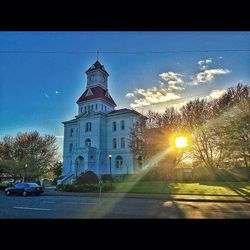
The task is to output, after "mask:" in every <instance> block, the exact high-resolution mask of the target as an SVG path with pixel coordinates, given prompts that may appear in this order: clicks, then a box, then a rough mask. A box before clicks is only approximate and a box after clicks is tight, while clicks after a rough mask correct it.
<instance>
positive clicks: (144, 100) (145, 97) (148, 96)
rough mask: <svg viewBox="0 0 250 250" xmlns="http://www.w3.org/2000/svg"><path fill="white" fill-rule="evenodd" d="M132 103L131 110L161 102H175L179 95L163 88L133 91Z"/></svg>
mask: <svg viewBox="0 0 250 250" xmlns="http://www.w3.org/2000/svg"><path fill="white" fill-rule="evenodd" d="M134 97H135V100H134V103H131V104H130V107H131V108H139V107H143V106H148V105H152V104H158V103H162V102H167V101H171V100H177V99H179V98H180V96H179V95H177V94H175V93H172V92H168V90H167V89H164V88H157V87H152V88H147V89H142V88H140V89H135V91H134Z"/></svg>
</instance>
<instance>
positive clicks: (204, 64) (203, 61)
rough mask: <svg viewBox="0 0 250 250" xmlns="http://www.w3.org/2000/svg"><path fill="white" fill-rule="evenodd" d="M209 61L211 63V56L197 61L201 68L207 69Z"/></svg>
mask: <svg viewBox="0 0 250 250" xmlns="http://www.w3.org/2000/svg"><path fill="white" fill-rule="evenodd" d="M211 63H212V58H208V59H205V60H200V61H198V64H199V65H200V69H201V70H205V69H208V68H209V64H211Z"/></svg>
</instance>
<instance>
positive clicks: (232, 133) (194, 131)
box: [181, 84, 250, 170]
mask: <svg viewBox="0 0 250 250" xmlns="http://www.w3.org/2000/svg"><path fill="white" fill-rule="evenodd" d="M249 93H250V88H249V87H248V86H246V85H242V84H238V85H237V86H236V87H231V88H229V89H228V90H227V91H226V93H225V94H224V95H222V96H221V97H220V98H218V99H215V100H212V101H209V100H206V99H196V100H195V101H191V102H189V103H187V104H186V105H185V106H184V107H183V108H182V109H181V113H182V122H183V125H184V126H185V127H187V128H189V130H190V133H191V135H192V144H191V147H190V150H189V155H190V157H191V158H192V159H193V160H195V161H198V162H200V163H201V164H203V165H204V166H206V167H208V168H210V169H212V170H214V169H215V168H218V167H223V166H224V167H225V166H228V165H226V164H225V162H226V163H230V162H231V166H232V165H233V162H235V159H236V158H238V156H239V154H238V156H237V151H238V152H239V150H238V149H239V148H241V147H239V146H237V148H238V149H236V146H235V145H239V144H241V145H245V146H246V147H248V146H247V145H246V144H247V140H248V139H247V137H246V135H248V134H249V127H247V123H246V120H245V121H244V119H243V117H242V116H239V115H236V114H239V112H237V111H236V107H237V105H239V103H241V105H243V103H245V104H244V105H246V100H247V99H248V98H249ZM241 109H243V110H245V111H246V110H247V109H246V107H243V106H241ZM247 114H248V115H249V111H246V114H245V119H249V118H247V117H248V115H247ZM236 117H238V118H236ZM240 126H241V127H240ZM243 127H245V129H243ZM241 131H244V132H243V133H244V134H245V137H244V138H245V139H244V140H245V142H243V141H240V138H242V136H241V135H240V134H241V133H242V132H241ZM248 142H249V141H248ZM244 152H246V148H245V149H244ZM244 154H245V156H243V157H245V159H246V157H247V154H246V153H244Z"/></svg>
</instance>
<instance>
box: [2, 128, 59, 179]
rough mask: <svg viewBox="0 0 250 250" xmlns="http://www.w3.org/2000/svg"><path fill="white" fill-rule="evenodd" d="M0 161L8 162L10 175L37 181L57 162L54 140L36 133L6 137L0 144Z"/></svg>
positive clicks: (49, 136) (50, 136) (52, 137)
mask: <svg viewBox="0 0 250 250" xmlns="http://www.w3.org/2000/svg"><path fill="white" fill-rule="evenodd" d="M0 158H1V161H5V162H6V161H9V172H10V174H12V175H14V176H16V177H21V178H23V179H24V180H25V179H27V178H31V179H38V177H40V176H41V175H43V174H45V173H47V172H48V171H50V169H51V168H52V166H53V164H54V163H55V162H56V160H57V146H56V138H55V136H52V135H45V136H41V135H39V133H38V132H37V131H34V132H29V133H19V134H17V136H16V137H15V138H14V137H10V136H6V137H4V138H3V140H2V141H1V142H0Z"/></svg>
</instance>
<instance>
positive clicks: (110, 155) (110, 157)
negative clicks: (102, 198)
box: [109, 153, 112, 186]
mask: <svg viewBox="0 0 250 250" xmlns="http://www.w3.org/2000/svg"><path fill="white" fill-rule="evenodd" d="M111 159H112V154H111V153H109V174H110V181H111V186H112V171H111Z"/></svg>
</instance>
